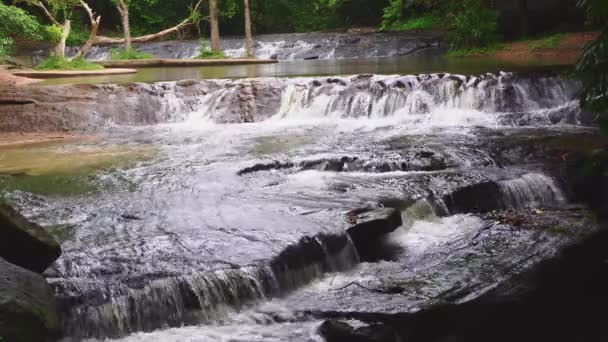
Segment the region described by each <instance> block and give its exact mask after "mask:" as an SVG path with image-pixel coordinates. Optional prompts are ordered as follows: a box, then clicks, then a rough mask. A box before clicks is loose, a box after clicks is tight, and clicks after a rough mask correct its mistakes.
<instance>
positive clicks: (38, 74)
mask: <svg viewBox="0 0 608 342" xmlns="http://www.w3.org/2000/svg"><path fill="white" fill-rule="evenodd" d="M135 73H137V70H135V69H122V68H121V69H102V70H50V71H36V70H31V71H20V72H16V73H14V75H15V76H20V77H30V78H57V77H80V76H105V75H123V74H135Z"/></svg>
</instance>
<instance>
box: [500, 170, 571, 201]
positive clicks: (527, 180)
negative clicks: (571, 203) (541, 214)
mask: <svg viewBox="0 0 608 342" xmlns="http://www.w3.org/2000/svg"><path fill="white" fill-rule="evenodd" d="M499 188H500V193H501V195H502V202H503V206H504V207H505V208H510V209H524V208H537V207H546V206H550V207H553V206H558V205H561V204H564V203H565V202H566V199H565V196H564V194H563V192H562V191H561V190H560V189H559V188H558V187H557V185H556V184H555V181H553V179H551V178H550V177H547V176H545V175H542V174H539V173H528V174H525V175H523V176H521V177H520V178H516V179H511V180H506V181H501V182H499Z"/></svg>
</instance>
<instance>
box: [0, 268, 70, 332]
mask: <svg viewBox="0 0 608 342" xmlns="http://www.w3.org/2000/svg"><path fill="white" fill-rule="evenodd" d="M60 334H61V325H60V321H59V316H58V312H57V308H56V306H55V301H54V299H53V291H52V290H51V287H50V286H49V285H48V284H47V283H46V281H45V280H44V278H43V277H42V276H41V275H39V274H36V273H34V272H31V271H28V270H26V269H23V268H21V267H19V266H15V265H13V264H11V263H8V262H6V261H5V260H4V259H2V258H0V340H2V341H4V342H46V341H54V340H56V339H58V338H59V337H60Z"/></svg>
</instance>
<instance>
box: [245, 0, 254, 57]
mask: <svg viewBox="0 0 608 342" xmlns="http://www.w3.org/2000/svg"><path fill="white" fill-rule="evenodd" d="M243 1H244V11H245V51H246V54H247V57H255V53H254V51H253V37H252V34H251V15H250V13H249V0H243Z"/></svg>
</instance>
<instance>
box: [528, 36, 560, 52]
mask: <svg viewBox="0 0 608 342" xmlns="http://www.w3.org/2000/svg"><path fill="white" fill-rule="evenodd" d="M564 38H565V35H564V34H562V33H558V34H554V35H552V36H549V37H546V38H543V39H540V40H532V41H529V42H527V45H528V48H530V50H532V51H535V50H545V49H555V48H556V47H557V45H559V43H561V42H562V41H563V40H564Z"/></svg>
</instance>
